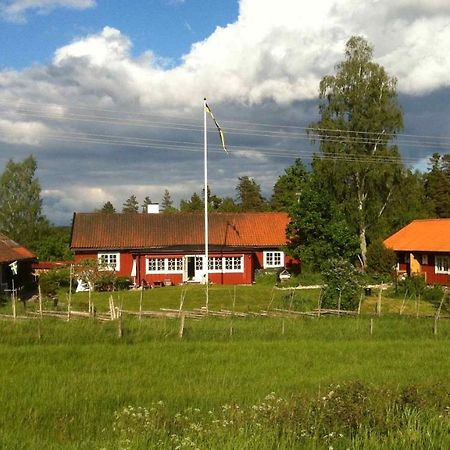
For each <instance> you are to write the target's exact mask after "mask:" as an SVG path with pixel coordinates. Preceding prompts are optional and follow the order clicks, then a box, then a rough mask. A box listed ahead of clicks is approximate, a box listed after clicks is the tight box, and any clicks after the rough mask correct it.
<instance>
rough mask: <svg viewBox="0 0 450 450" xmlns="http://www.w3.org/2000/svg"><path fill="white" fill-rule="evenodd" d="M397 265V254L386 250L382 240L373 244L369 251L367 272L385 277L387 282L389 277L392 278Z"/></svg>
mask: <svg viewBox="0 0 450 450" xmlns="http://www.w3.org/2000/svg"><path fill="white" fill-rule="evenodd" d="M396 263H397V256H396V255H395V252H394V251H393V250H391V249H389V248H386V247H385V245H384V243H383V241H382V240H381V239H377V240H376V241H374V242H372V243H371V244H370V245H369V248H368V249H367V270H368V272H370V273H373V274H378V275H384V276H385V279H384V280H383V281H385V280H386V279H387V277H390V276H392V274H393V272H394V266H395V264H396Z"/></svg>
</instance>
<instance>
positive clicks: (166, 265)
mask: <svg viewBox="0 0 450 450" xmlns="http://www.w3.org/2000/svg"><path fill="white" fill-rule="evenodd" d="M155 259H157V260H158V261H159V263H158V267H161V266H162V268H158V269H156V270H151V269H150V267H149V261H151V260H155ZM169 260H177V262H176V263H175V264H176V268H175V269H173V270H172V269H170V268H169ZM161 262H162V263H161ZM183 267H184V265H183V257H182V256H173V257H159V256H152V257H147V258H145V273H146V274H147V275H150V274H152V273H165V274H172V273H183Z"/></svg>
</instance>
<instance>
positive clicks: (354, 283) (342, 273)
mask: <svg viewBox="0 0 450 450" xmlns="http://www.w3.org/2000/svg"><path fill="white" fill-rule="evenodd" d="M322 275H323V279H324V281H325V283H326V287H325V289H324V291H323V297H322V306H324V307H325V308H337V307H339V303H340V307H341V309H346V310H353V309H355V308H356V307H357V306H358V303H359V297H360V295H361V292H362V276H361V273H360V272H358V271H357V270H356V268H355V267H354V266H353V265H352V264H351V263H350V262H348V261H345V260H344V259H331V260H330V261H329V263H328V266H327V268H326V269H325V270H324V271H323V274H322Z"/></svg>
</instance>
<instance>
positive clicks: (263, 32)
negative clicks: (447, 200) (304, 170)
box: [0, 0, 450, 224]
mask: <svg viewBox="0 0 450 450" xmlns="http://www.w3.org/2000/svg"><path fill="white" fill-rule="evenodd" d="M391 3H392V4H391ZM352 35H362V36H364V37H365V38H366V39H367V40H368V41H369V42H370V43H371V44H372V45H373V47H374V59H375V61H376V62H378V63H379V64H382V65H383V66H384V67H385V68H386V70H387V71H388V73H389V75H390V76H393V77H395V78H397V88H398V94H399V102H400V104H401V107H402V109H403V113H404V123H405V127H404V130H403V132H402V134H401V135H400V136H399V137H398V140H397V141H398V145H399V147H400V150H401V152H402V156H403V160H404V162H405V164H406V165H407V166H410V167H413V168H420V169H421V170H426V169H427V161H428V158H429V157H430V155H431V154H432V153H434V152H439V153H448V152H449V148H450V137H449V136H450V131H449V130H450V76H449V73H450V52H449V51H448V49H449V48H450V2H449V1H448V0H396V1H395V2H391V1H390V0H366V1H364V2H361V1H359V0H316V1H314V2H300V1H298V0H276V1H275V0H239V1H233V0H227V1H224V0H222V1H221V0H209V1H208V2H205V1H200V0H147V1H135V0H128V1H127V2H124V1H118V0H109V1H103V0H0V42H1V46H0V171H2V170H3V168H4V166H5V164H6V163H7V161H8V160H10V159H14V160H16V161H18V160H21V159H23V158H25V157H27V156H28V155H29V154H33V155H34V156H35V157H36V159H37V163H38V172H37V175H38V177H39V180H40V183H41V186H42V197H43V200H44V212H45V214H46V215H47V217H48V218H49V219H50V220H51V221H52V222H54V223H55V224H69V223H70V221H71V218H72V215H73V212H75V211H79V212H81V211H92V210H94V209H95V208H100V207H101V206H102V205H103V204H104V203H105V202H106V201H111V202H112V203H113V204H114V205H115V207H116V209H117V210H119V211H120V209H121V207H122V204H123V202H124V201H125V200H126V199H127V198H128V197H129V196H130V195H131V194H135V195H136V196H137V198H138V200H139V201H140V202H142V200H143V199H144V197H145V196H149V197H150V198H151V199H152V200H153V201H160V200H161V198H162V196H163V193H164V190H165V189H168V190H169V191H170V193H171V196H172V198H173V200H174V202H175V205H177V204H178V202H179V201H180V200H181V199H183V198H184V199H188V198H189V197H190V196H191V194H192V193H193V192H194V191H196V192H198V193H200V192H201V190H202V183H203V166H202V162H203V128H202V127H203V98H204V97H207V99H208V104H209V106H210V107H211V109H212V110H213V112H214V114H215V116H216V117H217V119H218V121H219V122H220V124H221V126H222V128H223V129H224V131H225V137H226V141H227V145H228V148H229V154H228V155H227V154H225V153H224V152H223V151H222V150H221V149H220V146H219V139H218V136H217V132H216V130H215V129H214V124H213V123H211V121H209V124H208V126H209V130H208V141H209V167H208V169H209V185H210V188H211V191H212V192H213V193H216V194H218V195H221V196H232V197H235V195H236V192H235V187H236V184H237V179H238V177H239V176H243V175H248V176H251V177H254V179H255V180H256V182H257V183H259V184H260V185H261V186H262V189H263V193H264V194H265V195H266V196H269V195H270V192H271V189H272V187H273V184H274V183H275V181H276V179H277V178H278V176H279V175H281V174H282V173H283V171H284V169H285V168H286V167H287V166H288V165H290V164H291V163H292V162H293V161H294V159H295V158H296V157H301V158H303V159H304V160H305V161H308V160H309V159H310V157H311V154H312V153H313V151H314V150H315V149H314V147H313V146H312V144H311V142H310V141H309V140H308V137H307V136H306V134H305V127H307V126H308V125H309V124H310V123H311V122H313V121H314V120H317V117H318V116H317V114H318V110H317V106H318V89H319V83H320V80H321V78H322V77H323V76H325V75H327V74H332V73H334V70H335V66H336V64H337V63H338V62H339V61H341V60H342V59H343V58H344V48H345V43H346V42H347V40H348V39H349V38H350V36H352Z"/></svg>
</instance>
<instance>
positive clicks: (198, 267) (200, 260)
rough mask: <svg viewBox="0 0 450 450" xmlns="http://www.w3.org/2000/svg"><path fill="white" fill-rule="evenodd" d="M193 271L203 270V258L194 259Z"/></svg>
mask: <svg viewBox="0 0 450 450" xmlns="http://www.w3.org/2000/svg"><path fill="white" fill-rule="evenodd" d="M195 270H203V256H196V257H195Z"/></svg>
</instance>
